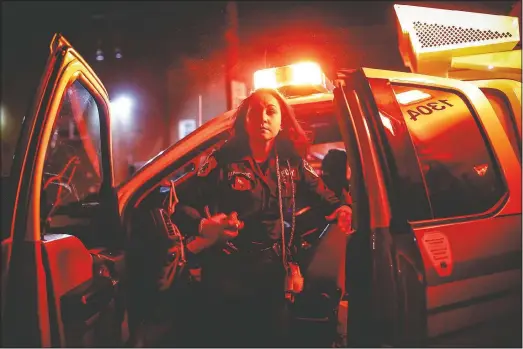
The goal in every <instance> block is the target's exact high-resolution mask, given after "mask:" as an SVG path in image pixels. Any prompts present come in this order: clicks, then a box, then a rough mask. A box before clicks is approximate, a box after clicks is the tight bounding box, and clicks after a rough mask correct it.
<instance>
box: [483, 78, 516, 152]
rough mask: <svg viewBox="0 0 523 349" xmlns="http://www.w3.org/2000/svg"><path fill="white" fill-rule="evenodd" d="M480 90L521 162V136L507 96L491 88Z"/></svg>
mask: <svg viewBox="0 0 523 349" xmlns="http://www.w3.org/2000/svg"><path fill="white" fill-rule="evenodd" d="M481 91H482V92H483V93H484V94H485V96H486V97H487V99H488V100H489V102H490V105H492V108H494V111H495V112H496V115H497V116H498V119H499V121H500V122H501V125H502V126H503V130H505V133H506V134H507V136H508V139H509V141H510V144H511V145H512V149H514V152H515V153H516V154H517V155H518V157H519V161H520V162H521V136H519V132H518V127H517V124H516V117H515V116H514V113H513V112H512V108H511V107H510V102H509V100H508V98H507V96H506V95H505V94H504V93H503V92H501V91H499V90H496V89H493V88H482V89H481Z"/></svg>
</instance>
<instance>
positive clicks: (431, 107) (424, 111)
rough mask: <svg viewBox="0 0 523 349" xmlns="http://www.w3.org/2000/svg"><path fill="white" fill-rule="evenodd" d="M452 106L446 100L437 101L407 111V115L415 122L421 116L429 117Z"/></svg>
mask: <svg viewBox="0 0 523 349" xmlns="http://www.w3.org/2000/svg"><path fill="white" fill-rule="evenodd" d="M453 106H454V105H453V104H450V103H449V101H448V100H447V99H439V100H437V101H436V102H429V103H426V104H422V105H418V106H417V107H416V108H412V109H407V113H408V114H409V117H410V119H411V120H413V121H416V120H417V119H418V117H419V116H421V115H430V114H432V113H433V112H435V111H441V110H445V109H447V108H452V107H453Z"/></svg>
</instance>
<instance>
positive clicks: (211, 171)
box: [173, 89, 351, 347]
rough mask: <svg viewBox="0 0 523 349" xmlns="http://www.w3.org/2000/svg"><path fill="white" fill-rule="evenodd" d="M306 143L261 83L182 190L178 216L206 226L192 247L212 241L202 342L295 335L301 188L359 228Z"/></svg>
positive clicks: (205, 269) (247, 342)
mask: <svg viewBox="0 0 523 349" xmlns="http://www.w3.org/2000/svg"><path fill="white" fill-rule="evenodd" d="M306 152H307V138H306V136H305V133H304V132H303V130H302V128H301V127H300V125H299V124H298V122H297V120H296V118H295V117H294V114H293V111H292V109H291V107H290V106H289V105H288V104H287V103H286V101H285V99H284V98H283V97H282V96H281V95H280V94H279V93H278V92H277V91H275V90H271V89H260V90H257V91H255V92H254V93H252V94H251V95H250V96H249V97H247V98H246V99H245V100H244V101H243V102H242V104H241V105H240V106H239V107H238V110H237V114H236V121H235V125H234V134H233V137H232V139H231V140H229V142H227V143H226V145H224V146H223V147H222V148H221V149H219V150H218V151H216V152H215V153H213V154H211V155H210V156H209V157H208V159H207V160H206V161H205V163H204V164H203V165H202V167H201V168H200V170H199V172H198V180H197V181H198V183H197V184H196V185H194V187H193V188H195V190H192V191H191V192H190V193H185V194H186V195H185V196H186V197H182V196H180V203H179V204H178V206H177V208H176V213H175V214H174V216H173V221H174V222H175V223H176V224H178V226H179V227H180V228H181V230H182V231H183V232H188V231H194V232H198V235H197V236H198V238H197V239H196V240H193V241H192V242H190V243H189V244H188V249H189V252H192V253H199V252H201V251H205V252H203V253H201V254H200V256H201V259H200V261H201V265H202V286H203V290H204V294H203V295H202V296H201V300H202V301H203V302H202V303H201V305H202V307H203V308H204V310H202V313H200V314H199V319H200V324H199V333H201V334H200V335H199V336H196V335H195V336H194V337H195V339H196V337H198V338H200V339H207V340H208V341H207V342H202V343H198V344H199V345H204V346H245V347H249V346H250V347H252V346H284V345H288V344H289V342H286V336H285V334H286V314H285V313H286V312H285V309H286V299H287V300H289V299H292V293H293V292H299V291H301V288H302V287H303V283H302V279H301V276H300V273H299V270H298V268H297V266H296V265H295V264H294V263H293V262H292V250H293V242H294V213H295V205H294V202H295V199H296V197H300V198H305V201H306V200H309V202H310V201H316V202H318V203H319V204H320V205H319V207H321V208H322V209H323V214H324V215H325V216H327V219H328V220H330V221H334V220H337V222H338V224H339V226H340V228H341V229H343V230H345V231H349V229H350V215H351V211H350V208H349V207H348V206H342V204H341V202H340V200H339V199H338V198H337V197H336V195H335V194H334V193H333V192H332V191H330V190H329V189H327V188H326V186H325V185H324V184H323V182H322V180H321V179H320V178H319V177H318V175H317V174H316V173H315V171H314V170H313V169H312V168H311V166H310V165H309V164H307V162H306V161H305V160H304V156H305V154H306ZM302 201H303V200H302ZM285 226H287V227H289V226H290V227H289V228H288V229H286V228H285ZM283 231H285V234H282V232H283ZM285 291H287V292H285ZM286 295H287V297H286ZM195 344H196V343H195Z"/></svg>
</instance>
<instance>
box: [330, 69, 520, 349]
mask: <svg viewBox="0 0 523 349" xmlns="http://www.w3.org/2000/svg"><path fill="white" fill-rule="evenodd" d="M339 78H340V79H339V83H341V84H342V85H345V87H343V89H341V90H338V92H337V104H338V107H339V108H340V110H341V113H340V115H342V116H343V113H344V112H345V115H346V116H348V117H350V118H351V119H352V120H349V122H346V124H345V127H344V128H345V131H347V133H350V132H349V127H348V126H349V123H353V124H358V123H359V122H360V121H358V120H357V119H359V118H361V119H362V121H363V122H362V124H363V125H360V126H362V127H360V130H358V128H357V127H355V129H356V130H355V131H356V132H355V136H356V137H357V138H358V139H357V143H354V144H352V146H358V147H359V150H360V153H362V151H363V148H364V146H363V144H365V143H368V144H369V145H370V146H371V147H373V148H374V153H373V152H370V153H368V154H366V156H365V157H364V160H363V169H364V171H369V172H373V173H375V174H376V176H375V177H377V178H378V180H377V181H375V182H372V181H368V180H367V178H366V177H365V178H364V180H365V186H366V189H367V191H368V192H369V196H370V200H369V202H370V203H371V204H372V201H376V207H381V208H382V212H386V209H385V208H386V207H389V208H390V210H389V214H390V216H387V215H382V217H381V218H382V219H381V220H379V222H378V220H377V219H374V218H373V215H375V214H376V213H377V212H378V211H376V212H374V211H373V210H371V212H370V214H371V215H370V217H371V227H370V228H371V231H373V233H374V235H373V238H374V240H373V241H372V254H373V257H372V258H373V267H374V269H373V277H374V280H373V282H374V288H373V295H374V297H375V298H374V305H375V306H374V310H373V311H374V317H375V319H379V318H380V316H382V317H383V316H384V317H385V319H386V318H387V317H388V316H389V314H392V315H390V316H397V320H398V321H397V322H398V323H399V324H400V327H399V328H396V329H395V330H394V331H392V332H387V326H385V325H390V326H393V327H394V325H393V324H392V323H390V322H389V323H387V321H385V320H382V321H381V323H382V325H384V327H383V328H384V330H385V334H386V335H385V338H388V337H389V336H390V338H396V339H398V338H399V339H401V338H403V339H405V338H407V339H409V338H412V336H413V335H415V333H414V332H412V331H410V326H412V325H415V320H416V319H417V320H419V321H420V322H425V321H426V323H425V326H426V335H427V337H428V338H429V339H430V342H432V343H435V344H450V345H452V346H456V345H474V346H477V345H482V346H483V345H485V344H487V345H500V344H507V343H508V344H512V343H513V342H512V341H514V340H515V341H516V342H515V343H516V345H517V343H518V341H519V345H520V343H521V163H520V161H519V159H518V155H519V154H518V153H517V149H515V148H514V147H513V146H512V145H511V142H510V140H509V137H508V136H507V133H506V132H505V129H504V128H503V125H502V123H501V122H500V120H499V118H498V117H497V116H496V112H495V110H494V109H493V107H492V106H491V104H490V103H489V100H488V99H487V98H486V96H485V95H484V94H483V93H482V92H481V90H480V89H479V88H477V87H476V86H474V85H473V84H470V83H467V82H461V81H457V80H451V79H444V78H437V77H431V76H423V75H416V74H410V73H400V72H391V71H383V70H373V69H362V70H359V71H355V72H347V71H346V72H340V73H339ZM355 119H356V120H355ZM340 121H341V122H342V123H343V122H344V121H343V120H340ZM374 166H375V168H374V169H373V170H372V171H370V170H367V169H366V168H367V167H368V168H372V167H374ZM380 180H381V182H380ZM372 187H376V188H379V189H380V190H381V192H382V195H379V194H381V193H379V192H378V193H376V195H375V197H373V196H371V192H372V191H373V190H375V188H372ZM353 188H354V187H353ZM370 206H371V207H372V205H370ZM357 218H360V217H359V216H357ZM380 229H381V231H385V232H387V233H385V234H382V236H380V235H376V232H377V231H379V230H380ZM412 248H414V249H415V250H416V251H413V250H412ZM385 256H386V257H387V258H389V259H390V260H387V258H385V260H383V258H384V257H385ZM417 256H421V259H420V261H422V267H423V273H419V274H418V275H419V277H420V278H423V284H424V295H423V296H424V298H425V301H424V311H425V319H421V318H418V317H419V316H420V312H418V310H417V309H416V308H415V307H414V305H415V304H413V300H412V298H411V297H412V296H414V297H415V298H416V299H419V297H420V295H419V294H418V293H417V291H416V292H414V291H415V290H418V289H419V288H417V287H418V286H419V285H417V284H416V283H415V282H412V281H409V282H410V283H409V284H405V281H404V280H403V279H404V278H405V270H406V269H405V267H404V266H405V265H407V266H408V265H417V264H416V262H417V259H416V258H417ZM401 260H405V262H404V265H403V266H402V264H401V262H400V261H401ZM387 261H389V262H390V266H391V268H390V270H387V271H386V272H383V271H384V270H386V269H385V265H386V262H387ZM413 269H414V268H413ZM388 273H391V276H390V278H391V279H392V280H391V281H390V286H394V287H391V288H388V289H386V290H383V285H384V281H385V280H388V278H389V276H388V275H387V274H388ZM348 277H350V275H348ZM391 290H392V291H391ZM382 292H383V293H384V295H381V293H382ZM405 292H407V294H404V293H405ZM380 299H387V300H389V301H393V300H394V299H397V300H399V302H396V303H397V304H399V308H397V307H396V308H395V307H394V306H391V305H390V304H386V302H383V303H380ZM412 309H416V311H415V312H412ZM350 316H351V314H350V313H349V317H350ZM509 319H510V320H509ZM513 319H515V320H517V321H516V322H515V323H514V322H513V321H512V320H513ZM377 321H378V322H380V321H379V320H377ZM502 321H507V322H502ZM489 323H491V324H494V326H493V327H488V326H487V325H488V324H489ZM507 323H508V324H511V325H512V326H514V325H515V327H513V328H515V329H518V327H519V329H518V332H519V335H517V334H516V335H515V336H514V335H512V336H501V337H500V336H495V335H493V332H488V331H487V330H486V328H489V329H490V330H492V329H495V328H496V327H498V328H497V330H501V329H503V328H506V324H507ZM497 324H505V325H503V326H496V325H497ZM476 326H482V327H481V329H482V330H481V332H479V331H475V332H474V327H476ZM485 326H487V327H485ZM476 328H479V327H476ZM420 329H421V328H418V330H420ZM497 332H498V334H499V332H500V331H497ZM486 333H488V334H486ZM507 333H508V332H507ZM487 339H488V340H493V341H494V342H492V344H489V342H486V340H487Z"/></svg>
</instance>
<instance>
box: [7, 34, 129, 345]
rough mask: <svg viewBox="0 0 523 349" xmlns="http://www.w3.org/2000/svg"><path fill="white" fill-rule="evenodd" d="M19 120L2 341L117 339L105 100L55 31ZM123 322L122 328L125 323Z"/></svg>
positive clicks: (116, 252) (118, 305)
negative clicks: (42, 69)
mask: <svg viewBox="0 0 523 349" xmlns="http://www.w3.org/2000/svg"><path fill="white" fill-rule="evenodd" d="M50 51H51V54H50V56H49V59H48V61H47V65H46V70H45V73H44V75H43V76H42V79H41V82H40V86H39V88H38V90H37V92H36V95H35V100H34V104H33V106H32V109H31V112H30V113H29V114H28V115H27V117H26V119H25V120H24V123H23V126H22V133H21V137H20V139H19V142H18V145H17V148H16V151H15V155H16V156H15V158H14V162H13V167H12V173H11V177H10V178H11V182H10V187H9V189H10V190H12V191H11V192H10V194H12V197H13V198H14V201H13V204H12V206H11V207H10V209H9V215H8V216H7V217H3V218H4V219H5V220H8V221H9V222H8V223H9V224H6V225H5V226H6V227H7V229H9V233H10V234H9V238H8V239H6V240H5V241H3V242H2V249H3V252H4V253H6V255H5V256H4V259H3V262H4V263H3V265H2V284H3V285H2V287H3V289H4V292H2V298H3V299H2V308H3V309H2V327H3V334H2V338H3V344H4V346H7V347H10V346H17V347H18V346H25V347H42V346H43V347H47V346H67V347H75V346H91V347H92V346H112V345H115V346H121V345H122V340H124V339H125V338H124V337H125V333H126V332H127V331H126V330H125V325H124V326H122V323H124V324H125V323H126V322H125V321H123V317H124V307H123V304H122V297H120V293H121V289H120V287H119V284H120V281H121V276H122V273H123V253H122V244H123V239H122V236H123V235H122V229H121V227H120V219H119V212H118V205H117V198H116V195H115V190H114V185H113V168H112V158H111V136H110V117H109V99H108V95H107V91H106V90H105V88H104V87H103V85H102V83H101V82H100V80H99V79H98V77H97V76H96V75H95V74H94V72H93V70H92V69H91V68H90V67H89V66H88V65H87V63H86V62H85V61H84V60H83V58H82V57H80V55H79V54H78V53H77V52H76V51H75V50H74V49H73V48H72V47H71V45H70V44H69V43H68V42H67V40H65V39H64V38H63V37H62V36H61V35H59V34H57V35H55V37H54V38H53V40H52V43H51V46H50ZM122 328H123V330H124V331H122Z"/></svg>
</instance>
